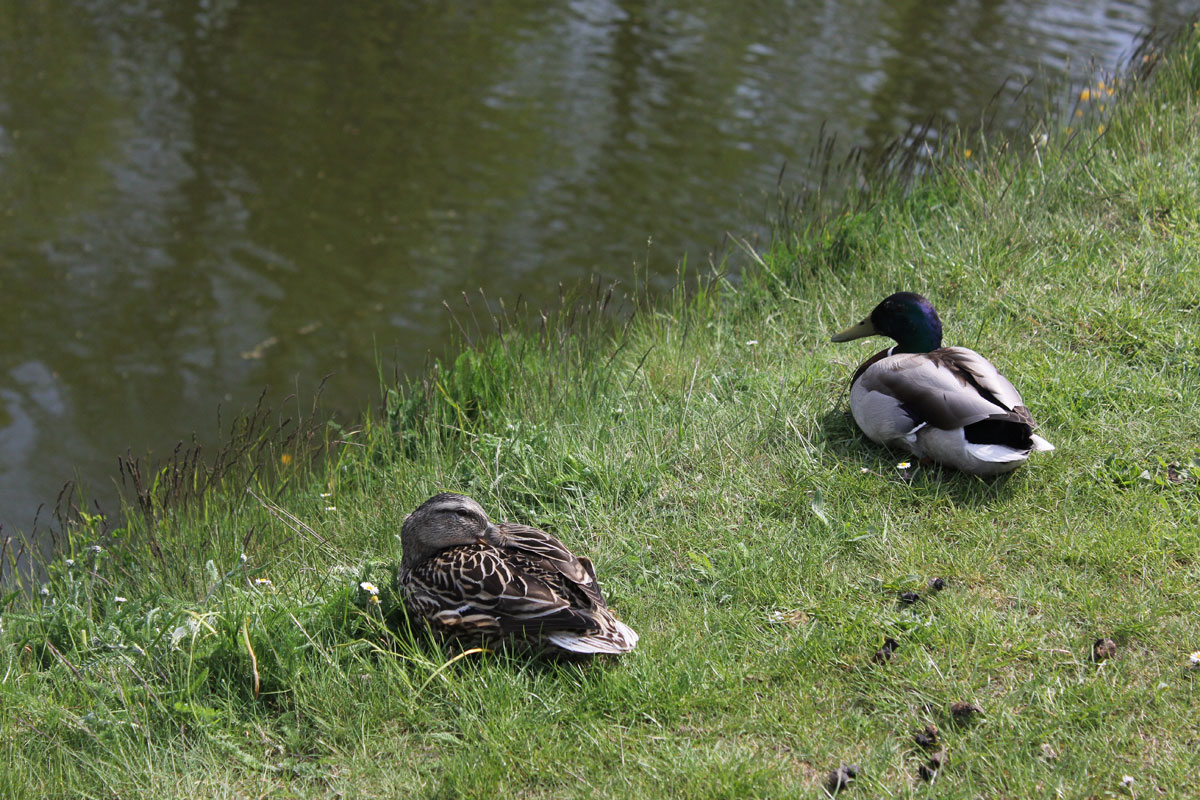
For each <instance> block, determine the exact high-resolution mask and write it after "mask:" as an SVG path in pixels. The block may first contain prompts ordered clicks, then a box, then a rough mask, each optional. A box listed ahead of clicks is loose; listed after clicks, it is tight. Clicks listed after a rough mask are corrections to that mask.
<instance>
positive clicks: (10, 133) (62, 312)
mask: <svg viewBox="0 0 1200 800" xmlns="http://www.w3.org/2000/svg"><path fill="white" fill-rule="evenodd" d="M1191 6H1192V4H1190V3H1183V2H1177V3H1170V2H1166V3H1163V2H1149V1H1147V2H1108V3H1091V2H997V0H974V1H972V2H967V1H966V0H962V1H961V2H934V3H929V2H921V3H918V2H914V1H912V0H903V1H902V2H883V1H882V0H876V1H875V2H869V1H866V0H847V2H841V3H828V2H826V3H821V2H816V1H815V0H798V1H797V2H787V3H780V2H771V3H767V2H750V3H746V2H730V0H724V1H723V2H721V1H717V2H702V3H678V2H674V3H673V2H635V1H633V0H625V1H624V2H600V1H598V0H596V1H587V2H584V1H583V0H579V1H577V2H572V3H567V4H548V3H533V2H516V1H515V0H514V1H510V2H494V3H488V4H451V3H432V2H417V1H415V0H412V1H410V2H397V3H390V4H368V3H354V4H344V5H341V6H338V7H337V8H336V10H333V9H331V7H329V6H328V5H327V4H318V3H297V2H287V3H283V2H277V3H255V4H247V5H241V4H238V3H235V2H220V1H219V0H207V1H206V2H200V3H179V2H167V3H149V2H144V3H140V4H131V3H124V2H122V3H116V2H104V1H102V0H95V1H94V2H84V3H71V2H66V0H46V1H45V2H41V3H37V4H29V3H26V2H23V1H22V0H0V341H3V344H4V346H3V348H2V349H0V524H3V525H4V526H5V528H6V529H7V530H10V531H11V530H12V529H13V528H28V527H29V525H30V522H31V520H32V517H33V512H34V508H35V507H36V506H37V504H38V503H39V502H53V499H54V496H55V494H56V493H57V491H58V488H59V486H60V485H61V483H62V482H63V481H64V480H65V479H67V478H70V477H72V476H73V474H74V473H75V472H76V471H77V472H78V474H79V475H80V476H81V477H83V478H84V479H86V480H87V481H88V482H90V483H91V484H93V485H94V486H96V487H98V490H99V492H100V493H101V494H104V491H105V487H107V486H109V485H110V483H111V476H112V475H113V473H114V465H115V456H116V454H118V453H123V452H125V451H126V450H127V449H129V448H132V449H133V450H134V451H135V452H142V451H144V450H146V449H147V448H150V449H155V450H157V451H159V452H166V451H169V450H170V449H171V448H172V447H173V446H174V444H175V442H176V441H178V440H179V439H180V438H185V437H187V436H188V435H189V434H190V433H191V432H192V431H198V432H200V434H201V438H202V439H203V438H205V437H206V436H209V435H211V434H212V432H213V431H214V429H215V423H216V407H217V405H218V404H224V405H225V407H226V408H229V407H241V406H244V405H247V404H250V403H252V402H253V401H254V399H255V398H257V396H258V394H259V392H260V390H261V389H262V387H263V386H264V385H270V386H272V387H273V394H274V396H275V397H276V398H278V397H280V396H282V395H283V394H286V393H287V392H289V391H293V390H297V391H298V392H299V393H300V394H304V393H306V392H311V391H312V389H313V388H314V387H315V385H316V384H317V382H318V381H319V380H320V378H321V376H323V375H324V374H326V373H330V372H332V373H335V377H334V379H333V381H332V383H331V386H330V390H329V393H328V394H327V404H328V405H329V406H331V407H334V408H341V409H343V410H344V411H345V412H346V413H347V414H349V415H354V414H356V413H358V411H359V410H360V409H361V408H362V407H363V406H364V405H365V404H366V403H367V402H368V401H370V400H371V399H373V398H374V397H375V396H376V383H377V382H376V374H377V363H376V362H377V359H382V360H383V361H384V362H387V361H389V360H390V359H392V358H395V359H396V360H397V361H398V363H399V367H400V368H401V369H412V368H415V367H417V366H418V365H420V364H421V363H423V361H424V360H425V357H426V353H427V352H428V351H429V350H430V349H433V350H437V349H439V348H440V347H441V346H442V345H443V343H444V341H445V340H446V337H447V335H448V332H449V329H450V325H451V323H450V322H449V320H448V319H447V317H446V316H445V312H444V311H443V310H442V308H441V305H440V303H441V300H442V299H443V298H447V297H454V296H457V295H458V293H459V292H461V291H464V290H468V291H471V290H474V289H476V288H477V287H483V288H484V289H485V291H486V292H487V294H488V295H489V296H491V297H508V298H513V297H515V296H516V295H517V294H524V295H525V296H526V297H532V298H534V304H535V305H536V304H537V302H539V301H542V302H546V301H549V300H550V298H552V297H553V296H554V295H555V294H556V291H557V289H556V287H557V284H558V283H559V282H560V281H566V282H570V281H573V280H576V279H578V278H580V277H582V276H585V275H586V274H588V273H590V272H600V273H602V274H604V275H607V276H612V277H619V278H622V279H625V280H626V281H631V280H632V279H633V276H634V274H635V271H638V272H640V271H641V270H640V268H639V267H638V266H635V265H646V264H647V263H648V268H649V273H650V275H651V278H652V279H653V280H656V281H658V282H659V283H660V285H667V284H668V283H669V282H670V281H671V279H672V276H673V275H674V272H675V265H676V262H677V260H678V259H679V258H680V257H682V256H683V255H684V254H687V257H688V258H689V259H690V261H691V262H692V263H693V264H694V263H696V262H703V261H705V260H706V258H707V257H708V254H709V253H710V252H711V251H712V250H713V249H714V248H715V247H717V245H718V244H719V242H720V240H721V237H722V236H723V234H724V233H725V232H726V231H734V232H737V233H739V234H746V233H748V232H754V231H756V230H760V229H761V223H762V221H763V220H765V219H766V218H767V217H766V212H765V210H766V208H767V207H768V205H769V202H768V198H769V196H770V195H771V194H772V192H773V188H774V182H775V178H776V176H777V174H778V172H779V169H780V166H781V164H783V163H784V162H785V161H787V162H789V163H791V164H793V165H796V164H802V163H804V157H805V155H806V153H807V152H808V150H809V148H810V147H811V146H812V145H813V143H814V140H815V137H816V135H817V131H818V128H819V125H820V123H821V122H822V121H826V120H827V121H828V123H829V128H828V129H829V130H830V131H831V132H832V133H835V134H837V135H838V136H839V139H840V140H841V141H843V142H846V143H854V144H867V145H872V144H879V143H881V142H883V141H885V140H887V139H888V138H890V137H892V136H894V135H895V134H897V133H898V132H900V131H903V130H904V129H905V128H906V127H908V125H909V124H910V123H912V122H914V121H917V122H919V121H922V120H924V119H925V118H926V117H928V116H929V115H930V114H938V115H941V116H942V117H944V118H947V119H950V120H959V121H963V122H970V121H971V120H972V119H973V118H974V117H975V116H976V115H978V114H979V113H980V110H981V109H982V108H983V107H984V106H985V105H986V104H987V102H988V101H989V99H990V97H991V96H992V94H993V93H994V92H995V91H996V89H997V88H998V87H1000V86H1001V85H1002V84H1003V83H1004V81H1005V79H1006V78H1009V77H1010V76H1012V75H1018V76H1024V75H1030V74H1033V73H1036V72H1037V71H1038V70H1043V69H1044V70H1045V71H1047V72H1048V73H1051V74H1055V73H1059V74H1061V73H1062V72H1065V71H1067V70H1068V69H1069V68H1074V69H1077V70H1082V69H1083V68H1084V67H1086V64H1087V60H1088V58H1089V57H1093V56H1094V57H1095V58H1096V59H1098V60H1099V62H1100V63H1103V64H1112V63H1114V62H1115V60H1116V58H1117V56H1118V54H1119V53H1120V52H1121V51H1122V50H1124V49H1127V48H1128V47H1129V46H1130V45H1131V44H1132V42H1133V41H1134V38H1135V36H1136V34H1137V32H1138V31H1139V30H1141V29H1142V28H1144V27H1146V26H1150V25H1169V24H1173V23H1176V22H1178V21H1180V20H1182V19H1183V16H1184V14H1185V13H1187V12H1188V11H1189V9H1190V8H1191ZM1008 85H1009V87H1010V88H1009V89H1008V90H1007V91H1009V92H1015V91H1016V89H1015V87H1016V86H1017V85H1018V82H1010V83H1009V84H1008ZM1002 105H1003V104H1001V106H1002ZM794 177H795V178H796V179H797V180H800V179H803V176H799V175H797V176H794ZM650 240H652V241H653V243H654V244H653V246H652V247H651V246H648V244H647V243H648V241H650Z"/></svg>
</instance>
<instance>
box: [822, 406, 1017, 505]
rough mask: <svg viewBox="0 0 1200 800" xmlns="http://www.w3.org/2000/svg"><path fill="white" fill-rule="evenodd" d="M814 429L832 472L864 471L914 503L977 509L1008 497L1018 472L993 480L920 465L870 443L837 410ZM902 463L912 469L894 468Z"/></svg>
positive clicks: (938, 467)
mask: <svg viewBox="0 0 1200 800" xmlns="http://www.w3.org/2000/svg"><path fill="white" fill-rule="evenodd" d="M817 429H818V430H819V431H820V434H819V439H818V441H821V442H822V443H823V444H824V445H825V452H826V453H827V454H828V455H829V456H830V457H831V458H832V459H833V460H834V461H835V462H836V464H837V467H835V468H834V469H835V470H837V469H840V470H849V471H855V472H863V471H864V470H865V471H866V473H869V474H870V475H872V476H875V477H876V478H878V479H881V480H885V481H887V482H888V483H892V484H895V485H896V487H897V489H900V488H906V489H907V490H908V491H909V492H910V493H911V496H912V497H913V498H915V499H917V500H930V501H932V500H941V499H949V500H951V501H953V502H954V503H957V504H962V505H968V506H980V505H983V504H985V503H989V502H991V501H993V500H996V499H1002V498H1006V497H1008V496H1009V495H1011V494H1012V492H1013V490H1014V489H1013V485H1012V480H1011V479H1012V476H1013V475H1016V474H1018V473H1019V472H1020V471H1021V468H1020V467H1018V468H1017V470H1015V471H1014V472H1010V473H1007V474H1004V475H998V476H996V477H994V478H980V477H977V476H975V475H968V474H967V473H965V472H959V471H958V470H955V469H949V468H947V467H943V466H941V465H938V464H930V465H924V464H921V463H919V462H918V461H917V459H916V458H914V457H912V456H911V455H910V454H908V453H905V452H902V451H898V450H891V449H889V448H887V447H883V446H882V445H878V444H875V443H874V442H872V441H871V440H870V439H868V438H867V437H866V436H864V435H863V433H862V431H860V430H859V429H858V426H857V425H855V423H854V418H853V417H851V416H850V414H849V412H847V411H845V410H843V409H840V408H838V409H833V410H830V411H829V412H827V413H826V414H824V415H823V416H822V417H821V418H820V420H819V421H818V424H817ZM905 461H907V462H910V463H911V464H912V467H911V468H909V469H906V470H901V469H898V468H897V466H896V465H897V464H899V463H902V462H905ZM1018 485H1019V484H1018Z"/></svg>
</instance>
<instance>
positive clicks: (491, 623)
mask: <svg viewBox="0 0 1200 800" xmlns="http://www.w3.org/2000/svg"><path fill="white" fill-rule="evenodd" d="M400 538H401V547H402V548H403V550H404V554H403V559H402V561H401V565H400V570H399V573H398V574H397V585H398V588H399V590H400V592H401V595H402V596H403V597H404V602H405V607H406V609H407V610H408V613H409V614H410V616H412V617H415V618H419V619H423V620H425V621H426V622H427V623H428V624H429V625H430V627H431V628H433V629H434V630H436V631H438V632H440V633H444V634H446V635H449V636H454V637H457V638H462V639H466V640H470V641H482V642H489V641H495V640H502V639H505V638H507V637H512V638H514V639H517V640H521V641H524V642H527V643H529V644H533V645H537V646H546V647H550V648H552V649H554V648H557V649H561V650H566V651H570V652H574V653H624V652H628V651H630V650H632V649H633V647H634V645H635V644H636V643H637V639H638V637H637V634H636V633H634V632H633V630H632V629H631V628H629V627H628V626H627V625H625V624H624V623H622V622H620V621H619V620H618V619H617V618H616V617H615V616H613V614H612V612H611V611H610V610H609V609H608V606H607V605H606V604H605V602H604V596H603V595H602V594H601V592H600V586H599V584H598V583H597V582H596V571H595V568H594V567H593V566H592V562H591V561H589V560H588V559H586V558H580V557H577V556H575V555H573V554H572V553H571V552H570V551H569V550H567V548H566V547H565V546H564V545H563V544H562V542H560V541H558V539H556V538H554V537H553V536H551V535H550V534H548V533H546V532H545V531H541V530H538V529H537V528H531V527H528V526H526V525H517V524H509V523H505V524H499V525H496V524H493V523H492V522H490V521H489V520H488V518H487V515H486V514H485V513H484V512H483V509H482V508H480V506H479V504H478V503H476V502H475V501H474V500H472V499H471V498H469V497H465V496H463V495H459V494H450V493H443V494H439V495H435V496H434V497H431V498H430V499H429V500H426V501H425V502H424V503H423V504H421V506H420V507H419V508H417V510H416V511H414V512H413V513H412V514H410V515H409V516H408V517H407V518H406V519H405V521H404V527H403V529H402V531H401V537H400Z"/></svg>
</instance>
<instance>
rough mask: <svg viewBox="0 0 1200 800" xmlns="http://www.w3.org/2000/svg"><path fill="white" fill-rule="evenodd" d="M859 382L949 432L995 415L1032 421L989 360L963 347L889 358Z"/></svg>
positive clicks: (1009, 385)
mask: <svg viewBox="0 0 1200 800" xmlns="http://www.w3.org/2000/svg"><path fill="white" fill-rule="evenodd" d="M863 380H864V381H868V382H869V383H868V384H867V387H868V388H872V389H874V390H876V391H882V392H885V393H886V394H889V395H891V396H893V397H895V398H896V399H897V400H899V401H900V402H901V403H902V404H903V405H904V407H905V410H906V411H907V412H908V413H909V414H910V415H911V416H914V417H918V418H919V419H921V420H922V421H924V422H928V423H929V424H930V425H932V426H934V427H935V428H943V429H947V430H950V429H954V428H961V427H964V426H966V425H970V424H972V423H974V422H979V421H981V420H984V419H988V418H999V417H1011V418H1013V419H1014V420H1015V421H1021V422H1025V423H1027V424H1030V425H1031V426H1032V423H1033V420H1032V418H1030V417H1029V411H1028V410H1027V409H1026V408H1025V406H1024V405H1022V403H1021V395H1019V394H1018V393H1017V390H1016V389H1014V388H1013V385H1012V384H1011V383H1009V382H1008V380H1007V379H1006V378H1005V377H1004V376H1003V375H1001V374H1000V373H999V372H998V371H997V370H996V368H995V367H993V366H992V364H991V362H989V361H988V360H987V359H985V358H984V357H983V356H981V355H979V354H978V353H976V352H975V351H973V350H968V349H967V348H965V347H944V348H942V349H940V350H934V351H933V352H931V353H912V354H903V355H895V356H892V357H891V358H888V359H885V360H883V361H881V362H879V363H877V364H875V365H874V366H873V367H872V368H871V369H870V370H869V372H868V373H866V374H864V376H863Z"/></svg>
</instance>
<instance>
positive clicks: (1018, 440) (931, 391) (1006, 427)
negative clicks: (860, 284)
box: [833, 292, 1054, 476]
mask: <svg viewBox="0 0 1200 800" xmlns="http://www.w3.org/2000/svg"><path fill="white" fill-rule="evenodd" d="M875 334H881V335H883V336H889V337H891V338H892V339H895V340H896V345H895V346H894V347H891V348H888V349H887V350H883V351H881V352H878V353H876V354H875V355H873V356H871V358H869V359H868V360H867V361H866V362H865V363H863V364H862V366H860V367H859V368H858V371H856V372H855V373H854V377H853V378H852V379H851V381H850V411H851V413H852V414H853V415H854V421H855V422H857V423H858V427H860V428H862V432H863V433H865V434H866V435H867V438H869V439H871V440H873V441H876V442H879V443H880V444H884V445H887V446H889V447H898V448H901V449H904V450H908V451H909V452H911V453H912V454H913V455H915V456H917V457H918V458H929V459H932V460H934V461H938V462H941V463H942V464H947V465H949V466H951V467H955V468H957V469H960V470H962V471H963V472H969V473H971V474H973V475H981V476H988V475H999V474H1000V473H1002V472H1009V471H1011V470H1014V469H1016V468H1017V467H1019V466H1020V465H1021V464H1022V463H1023V462H1024V461H1025V459H1026V458H1028V457H1029V453H1030V452H1032V451H1034V450H1053V449H1054V445H1052V444H1050V443H1049V442H1047V441H1046V440H1045V439H1043V438H1042V437H1040V436H1038V435H1037V434H1035V433H1034V432H1033V429H1034V428H1035V427H1036V426H1035V424H1034V422H1033V417H1032V416H1030V414H1029V409H1027V408H1026V407H1025V405H1024V404H1023V403H1022V401H1021V395H1019V394H1017V390H1016V389H1014V388H1013V386H1012V384H1011V383H1009V382H1008V381H1007V380H1006V379H1005V377H1004V376H1003V375H1001V374H1000V373H999V372H997V371H996V368H995V367H993V366H992V364H991V362H989V361H988V360H987V359H986V358H984V357H983V356H981V355H979V354H978V353H976V352H975V351H974V350H968V349H967V348H965V347H942V322H941V320H940V319H938V315H937V312H936V311H934V309H933V306H932V305H931V304H930V302H929V301H928V300H926V299H925V298H924V297H922V296H921V295H919V294H914V293H913V292H898V293H896V294H894V295H891V296H890V297H887V298H885V299H884V301H883V302H882V303H880V304H879V305H877V306H876V307H875V310H874V311H872V312H871V315H870V316H869V317H867V318H866V319H864V320H863V321H862V322H860V323H859V324H857V325H855V326H854V327H852V328H848V329H846V330H844V331H842V332H841V333H839V334H837V335H836V336H834V337H833V341H835V342H847V341H850V340H851V339H858V338H860V337H863V336H873V335H875Z"/></svg>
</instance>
